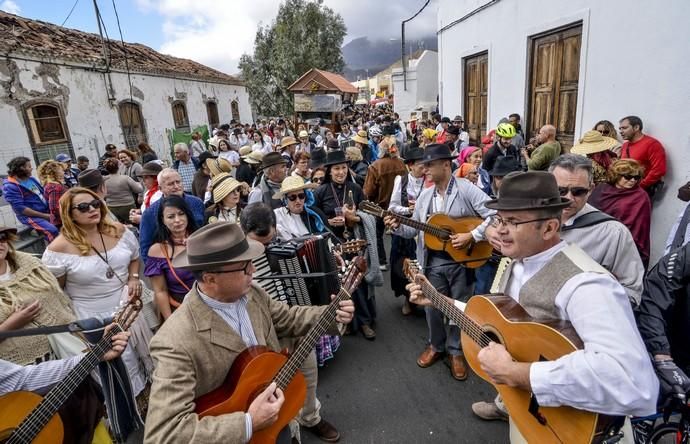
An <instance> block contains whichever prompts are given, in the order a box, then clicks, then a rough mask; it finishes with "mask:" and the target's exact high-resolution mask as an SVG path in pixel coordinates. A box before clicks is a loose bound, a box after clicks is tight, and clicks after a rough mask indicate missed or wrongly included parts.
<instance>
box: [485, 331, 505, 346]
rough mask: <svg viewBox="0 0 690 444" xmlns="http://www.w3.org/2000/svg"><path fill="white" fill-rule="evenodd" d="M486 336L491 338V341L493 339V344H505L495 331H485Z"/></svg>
mask: <svg viewBox="0 0 690 444" xmlns="http://www.w3.org/2000/svg"><path fill="white" fill-rule="evenodd" d="M484 334H486V335H487V336H488V337H489V339H491V340H492V341H493V342H496V343H498V344H502V343H503V340H502V339H501V338H500V337H499V336H498V334H497V333H496V332H494V331H493V330H485V331H484Z"/></svg>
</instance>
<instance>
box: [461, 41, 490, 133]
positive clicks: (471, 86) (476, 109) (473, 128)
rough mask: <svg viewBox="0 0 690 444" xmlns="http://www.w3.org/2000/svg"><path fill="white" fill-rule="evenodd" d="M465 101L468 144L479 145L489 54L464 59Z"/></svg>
mask: <svg viewBox="0 0 690 444" xmlns="http://www.w3.org/2000/svg"><path fill="white" fill-rule="evenodd" d="M464 64H465V66H464V73H465V75H464V79H465V85H464V88H463V91H464V92H465V100H464V102H463V105H464V106H463V112H462V113H463V117H464V118H465V125H466V126H467V131H468V132H469V134H470V143H471V144H472V145H475V146H479V145H480V144H481V138H482V137H483V136H484V135H485V134H486V118H487V99H488V94H487V92H488V89H489V88H488V87H489V53H488V52H483V53H481V54H476V55H474V56H472V57H467V58H465V59H464Z"/></svg>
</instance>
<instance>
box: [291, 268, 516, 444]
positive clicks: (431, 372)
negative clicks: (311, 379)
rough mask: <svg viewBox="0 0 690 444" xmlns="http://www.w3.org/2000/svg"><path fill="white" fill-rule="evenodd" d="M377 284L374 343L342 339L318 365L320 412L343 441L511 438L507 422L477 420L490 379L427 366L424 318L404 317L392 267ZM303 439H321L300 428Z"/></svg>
mask: <svg viewBox="0 0 690 444" xmlns="http://www.w3.org/2000/svg"><path fill="white" fill-rule="evenodd" d="M384 277H385V279H386V282H385V284H384V286H383V287H380V288H377V290H376V304H377V310H378V319H377V325H376V333H377V337H376V340H375V341H367V340H366V339H364V337H363V336H362V334H361V333H359V334H357V335H353V336H346V337H344V338H343V341H342V345H341V347H340V349H339V350H338V351H337V352H336V354H335V357H334V358H333V359H332V360H330V361H328V362H327V363H326V365H325V366H324V367H322V368H320V369H319V386H318V392H317V396H318V398H319V400H320V401H321V404H322V408H321V416H322V417H323V418H325V419H327V420H328V421H329V422H331V423H332V424H333V425H334V426H336V428H338V430H339V431H340V434H341V440H340V442H341V443H347V444H363V443H506V442H508V426H507V423H505V422H486V421H482V420H480V419H478V418H476V417H475V416H474V415H473V413H472V411H471V409H470V406H471V405H472V403H473V402H475V401H478V400H489V399H493V397H494V394H495V392H494V390H493V388H492V387H491V385H489V384H488V383H486V382H484V381H483V380H482V379H480V378H479V377H477V376H476V375H474V374H473V373H472V372H471V371H470V375H469V377H468V378H467V380H465V381H463V382H459V381H456V380H454V379H453V378H452V377H451V375H450V370H449V368H448V367H447V366H446V365H445V364H444V363H443V362H441V361H439V362H437V363H436V364H434V365H433V366H432V367H429V368H426V369H423V368H420V367H418V366H417V364H416V362H415V361H416V359H417V356H418V355H419V353H421V351H422V350H423V349H424V346H425V343H426V342H425V341H426V337H427V328H426V320H425V318H424V316H423V312H422V311H421V310H420V311H419V313H418V315H416V316H415V315H411V316H403V315H402V314H401V311H400V309H401V305H402V300H401V299H400V298H395V297H394V296H393V293H392V291H391V289H390V282H389V277H390V272H384ZM302 442H303V443H305V444H315V443H319V442H322V441H320V440H319V439H318V438H316V437H315V436H314V435H312V434H310V433H309V432H307V431H304V430H303V431H302Z"/></svg>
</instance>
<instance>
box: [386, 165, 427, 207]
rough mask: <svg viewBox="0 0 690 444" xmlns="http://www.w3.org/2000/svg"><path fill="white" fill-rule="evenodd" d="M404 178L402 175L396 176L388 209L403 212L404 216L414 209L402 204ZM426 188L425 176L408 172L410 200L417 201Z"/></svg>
mask: <svg viewBox="0 0 690 444" xmlns="http://www.w3.org/2000/svg"><path fill="white" fill-rule="evenodd" d="M401 183H402V180H401V176H396V177H395V180H394V181H393V193H392V194H391V202H390V204H389V205H388V209H389V210H390V211H392V212H394V213H396V214H402V215H404V216H409V215H411V214H412V211H411V210H410V209H409V207H403V206H402V205H401V204H402V200H401V199H402V197H401V194H402V189H401V188H402V185H401ZM423 188H424V176H422V177H420V178H416V177H414V176H413V175H412V174H410V173H407V197H408V199H409V200H410V201H416V200H417V197H419V195H420V194H421V193H422V189H423Z"/></svg>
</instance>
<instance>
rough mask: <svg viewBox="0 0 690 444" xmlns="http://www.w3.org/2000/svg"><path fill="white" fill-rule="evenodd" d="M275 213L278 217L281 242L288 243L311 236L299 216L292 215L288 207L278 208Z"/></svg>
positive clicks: (277, 224) (277, 222)
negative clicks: (306, 235) (301, 237)
mask: <svg viewBox="0 0 690 444" xmlns="http://www.w3.org/2000/svg"><path fill="white" fill-rule="evenodd" d="M273 213H275V215H276V233H277V235H278V238H279V239H280V240H281V241H283V242H287V241H289V240H290V239H294V238H296V237H300V236H304V235H305V234H309V229H308V228H307V226H306V225H304V222H303V221H302V217H301V216H300V215H299V214H294V213H291V212H290V210H288V209H287V207H281V208H276V209H275V210H273Z"/></svg>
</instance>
